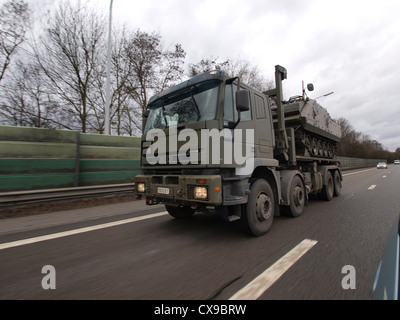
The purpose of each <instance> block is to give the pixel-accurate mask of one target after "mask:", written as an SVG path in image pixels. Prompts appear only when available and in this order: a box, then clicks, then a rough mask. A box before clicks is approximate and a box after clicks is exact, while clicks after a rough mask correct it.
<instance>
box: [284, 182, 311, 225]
mask: <svg viewBox="0 0 400 320" xmlns="http://www.w3.org/2000/svg"><path fill="white" fill-rule="evenodd" d="M305 203H306V191H305V187H304V183H303V181H302V180H301V179H300V177H299V176H295V177H294V178H293V180H292V184H291V186H290V206H288V207H286V208H285V209H286V210H285V211H286V212H287V213H288V214H289V215H290V216H292V217H294V218H296V217H299V216H301V215H302V213H303V211H304V206H305Z"/></svg>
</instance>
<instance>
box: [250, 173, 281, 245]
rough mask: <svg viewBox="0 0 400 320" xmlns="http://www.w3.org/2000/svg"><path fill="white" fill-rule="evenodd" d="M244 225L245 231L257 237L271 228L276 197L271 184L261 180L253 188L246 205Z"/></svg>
mask: <svg viewBox="0 0 400 320" xmlns="http://www.w3.org/2000/svg"><path fill="white" fill-rule="evenodd" d="M243 207H244V210H243V211H244V212H243V213H242V223H243V226H244V228H245V230H246V231H247V232H248V233H249V234H251V235H253V236H256V237H259V236H262V235H264V234H266V233H267V232H268V231H269V229H270V228H271V225H272V222H273V220H274V214H275V197H274V193H273V191H272V189H271V186H270V185H269V183H268V182H267V181H265V180H263V179H259V180H257V181H255V182H254V183H253V185H252V186H251V191H250V195H249V199H248V202H247V205H244V206H243Z"/></svg>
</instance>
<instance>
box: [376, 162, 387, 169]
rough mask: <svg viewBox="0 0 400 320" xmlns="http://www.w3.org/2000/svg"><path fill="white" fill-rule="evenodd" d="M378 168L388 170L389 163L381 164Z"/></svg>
mask: <svg viewBox="0 0 400 320" xmlns="http://www.w3.org/2000/svg"><path fill="white" fill-rule="evenodd" d="M376 167H377V168H378V169H387V163H386V162H379V163H378V164H377V166H376Z"/></svg>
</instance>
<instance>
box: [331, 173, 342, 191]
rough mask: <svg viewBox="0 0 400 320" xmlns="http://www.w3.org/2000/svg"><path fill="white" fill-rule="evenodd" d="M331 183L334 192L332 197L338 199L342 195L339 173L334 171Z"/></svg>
mask: <svg viewBox="0 0 400 320" xmlns="http://www.w3.org/2000/svg"><path fill="white" fill-rule="evenodd" d="M333 183H334V191H333V195H334V196H335V197H339V196H340V194H341V193H342V179H340V174H339V171H338V170H336V171H335V174H334V175H333Z"/></svg>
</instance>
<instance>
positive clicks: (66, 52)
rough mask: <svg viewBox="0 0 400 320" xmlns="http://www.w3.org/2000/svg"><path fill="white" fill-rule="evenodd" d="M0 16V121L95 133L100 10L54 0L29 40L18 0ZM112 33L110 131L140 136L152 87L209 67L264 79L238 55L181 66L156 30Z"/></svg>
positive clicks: (100, 104) (101, 51)
mask: <svg viewBox="0 0 400 320" xmlns="http://www.w3.org/2000/svg"><path fill="white" fill-rule="evenodd" d="M0 15H1V22H0V41H1V51H0V59H1V60H0V63H1V65H2V69H1V70H0V76H1V78H0V99H1V109H0V121H1V124H7V125H16V126H31V127H38V128H53V129H70V130H80V131H81V132H83V133H88V132H91V133H100V134H101V133H103V132H104V130H105V123H104V119H105V104H106V97H105V92H106V88H105V86H106V78H107V77H106V71H107V70H106V65H107V62H106V61H107V45H108V42H107V38H108V37H107V36H108V28H107V27H108V19H107V17H106V16H105V14H104V13H100V12H98V11H96V9H94V8H91V7H89V6H88V5H87V4H82V2H80V1H76V2H74V1H65V0H64V1H59V2H58V3H57V5H56V7H55V9H54V11H53V12H52V13H50V14H49V15H48V16H47V17H45V18H44V19H42V20H43V21H45V23H44V24H43V23H42V24H41V25H40V26H38V25H37V23H36V25H35V26H34V27H35V28H36V29H35V33H36V34H38V35H37V36H34V37H33V36H32V37H30V38H29V39H27V34H28V31H29V30H30V28H31V30H32V28H33V26H32V25H33V23H32V21H31V16H32V12H31V9H30V8H29V6H28V4H27V3H26V2H25V1H24V0H18V1H15V0H11V1H8V2H6V3H5V4H4V5H3V6H2V8H1V11H0ZM112 37H113V47H112V54H111V93H112V96H111V108H110V109H111V115H110V118H111V129H112V134H116V135H140V133H141V123H142V113H143V110H144V109H145V107H146V103H147V102H148V100H149V99H150V98H151V96H152V95H153V94H155V93H156V92H160V91H162V90H164V89H166V88H168V87H170V86H172V85H174V84H177V83H179V82H181V81H182V80H183V78H184V77H185V76H188V77H190V76H193V75H195V74H198V73H201V72H203V71H207V70H209V69H210V68H223V69H224V70H226V71H228V73H232V74H240V75H241V76H243V78H246V79H247V80H248V82H249V83H251V84H252V85H254V86H258V87H259V88H260V89H264V88H267V87H268V85H269V83H268V81H265V80H264V78H263V77H261V76H259V75H258V74H259V72H258V69H257V67H255V66H252V65H251V64H250V63H249V62H247V61H245V60H242V59H237V60H236V61H233V60H229V59H228V60H226V61H222V62H219V61H218V59H214V58H207V59H202V60H201V61H200V62H199V63H195V64H189V66H188V71H187V72H186V71H185V70H184V68H185V58H186V52H185V51H184V49H183V48H182V45H181V44H179V43H177V44H173V45H169V46H167V45H165V44H164V43H163V39H162V36H161V35H160V34H159V33H156V32H145V31H142V30H140V29H137V30H132V29H130V28H129V27H127V26H126V25H125V26H121V27H115V28H114V29H113V34H112ZM24 41H25V43H23V42H24ZM23 44H24V45H23ZM11 62H13V64H11Z"/></svg>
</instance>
